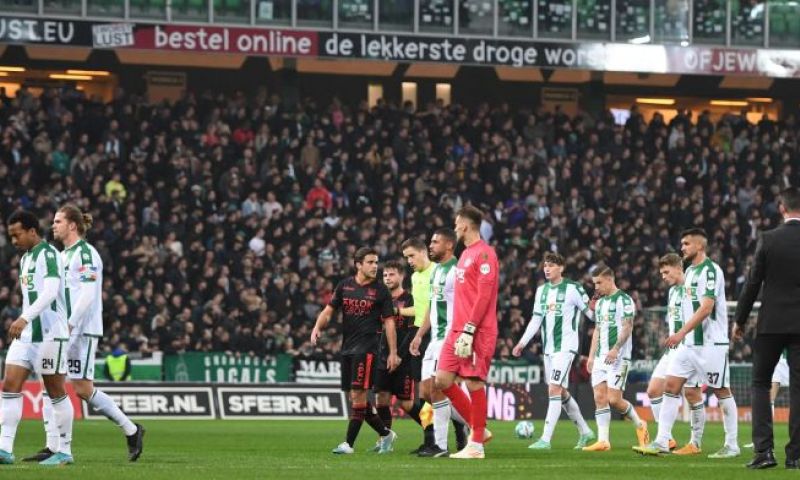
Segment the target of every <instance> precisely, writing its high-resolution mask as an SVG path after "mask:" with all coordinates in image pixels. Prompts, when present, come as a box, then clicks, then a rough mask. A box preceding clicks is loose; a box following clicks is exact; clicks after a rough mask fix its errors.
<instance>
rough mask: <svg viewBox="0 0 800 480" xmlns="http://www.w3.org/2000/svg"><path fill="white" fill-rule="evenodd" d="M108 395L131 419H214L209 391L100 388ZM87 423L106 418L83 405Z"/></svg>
mask: <svg viewBox="0 0 800 480" xmlns="http://www.w3.org/2000/svg"><path fill="white" fill-rule="evenodd" d="M98 388H100V390H102V391H103V392H105V393H107V394H108V396H109V397H111V398H112V399H113V400H114V402H115V403H116V404H117V405H118V406H119V408H120V409H122V411H123V412H125V414H126V415H128V416H130V417H131V418H143V419H147V418H150V419H159V418H163V419H213V418H216V417H217V413H216V412H217V411H216V408H215V406H214V395H213V389H212V387H204V386H175V385H160V384H153V383H151V384H137V383H126V384H119V383H114V384H103V385H98ZM83 408H84V412H83V415H84V417H85V418H87V419H95V418H105V417H104V416H103V415H102V414H101V413H99V412H97V411H96V410H95V409H94V408H93V407H92V406H91V405H89V404H87V403H84V405H83Z"/></svg>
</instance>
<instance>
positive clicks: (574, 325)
mask: <svg viewBox="0 0 800 480" xmlns="http://www.w3.org/2000/svg"><path fill="white" fill-rule="evenodd" d="M580 312H583V313H584V314H585V315H586V316H587V317H589V318H592V311H591V310H590V309H589V295H587V294H586V290H584V288H583V286H582V285H581V284H579V283H577V282H573V281H571V280H566V279H564V280H562V281H561V282H559V283H558V284H557V285H553V284H552V283H550V282H547V283H545V284H544V285H542V286H540V287H539V288H537V289H536V295H535V297H534V304H533V316H534V317H536V316H539V317H541V318H542V327H541V328H542V345H543V347H544V353H545V354H546V355H550V354H553V353H556V352H562V351H565V352H573V353H578V342H579V337H578V328H579V325H580ZM531 321H534V320H533V319H532V320H531ZM532 333H533V334H535V333H536V332H532ZM526 343H527V342H526Z"/></svg>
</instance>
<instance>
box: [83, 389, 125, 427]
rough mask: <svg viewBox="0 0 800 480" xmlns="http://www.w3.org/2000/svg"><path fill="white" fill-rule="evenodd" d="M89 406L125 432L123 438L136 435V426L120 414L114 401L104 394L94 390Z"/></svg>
mask: <svg viewBox="0 0 800 480" xmlns="http://www.w3.org/2000/svg"><path fill="white" fill-rule="evenodd" d="M89 404H90V405H91V406H93V407H94V409H95V410H97V411H98V412H100V413H102V414H103V415H104V416H105V417H106V418H108V419H109V420H111V421H112V422H114V423H115V424H116V425H117V426H118V427H119V428H121V429H122V431H123V432H125V436H129V435H133V434H134V433H136V425H134V424H133V422H132V421H131V419H130V418H128V416H127V415H125V414H124V413H122V410H120V409H119V407H118V406H117V404H116V403H114V400H112V399H111V397H109V396H108V395H106V394H105V393H103V392H101V391H100V390H98V389H96V388H95V389H94V392H92V396H91V397H89Z"/></svg>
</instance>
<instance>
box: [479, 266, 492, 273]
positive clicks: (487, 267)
mask: <svg viewBox="0 0 800 480" xmlns="http://www.w3.org/2000/svg"><path fill="white" fill-rule="evenodd" d="M480 270H481V273H482V274H484V275H489V272H491V271H492V267H490V266H489V264H488V263H484V264H483V265H481V268H480Z"/></svg>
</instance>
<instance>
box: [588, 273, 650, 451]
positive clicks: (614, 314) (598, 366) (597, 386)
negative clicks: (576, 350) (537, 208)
mask: <svg viewBox="0 0 800 480" xmlns="http://www.w3.org/2000/svg"><path fill="white" fill-rule="evenodd" d="M592 282H593V283H594V288H595V292H596V293H597V294H599V295H600V298H599V299H598V300H597V303H596V304H595V308H594V320H595V328H594V333H593V334H592V346H591V348H590V350H589V360H588V363H587V368H588V369H589V371H590V372H592V388H593V389H594V402H595V405H596V407H597V410H596V411H595V418H596V419H597V436H598V439H597V442H595V443H593V444H592V445H589V446H587V447H583V450H584V451H586V452H602V451H607V450H611V442H610V439H609V432H608V431H609V428H610V427H611V408H610V407H614V408H615V409H616V410H617V411H618V412H620V413H621V414H622V415H623V416H625V417H627V418H629V419H630V420H631V421H632V422H633V424H634V426H635V427H636V436H637V438H638V440H639V444H640V445H647V443H649V441H650V439H649V435H648V433H647V422H645V421H644V420H642V419H640V418H639V415H638V414H637V413H636V409H635V408H633V405H631V404H630V402H628V401H627V400H625V399H624V398H622V393H623V392H624V391H625V382H626V381H627V379H628V368H629V367H630V361H631V349H632V341H631V334H632V333H633V317H634V315H635V313H636V308H635V306H634V304H633V299H632V298H631V297H630V296H629V295H628V294H627V293H625V292H623V291H622V290H620V289H619V288H617V285H616V282H615V281H614V271H613V270H612V269H611V268H610V267H608V266H606V265H603V264H600V265H597V266H596V267H595V269H594V271H593V272H592Z"/></svg>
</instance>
